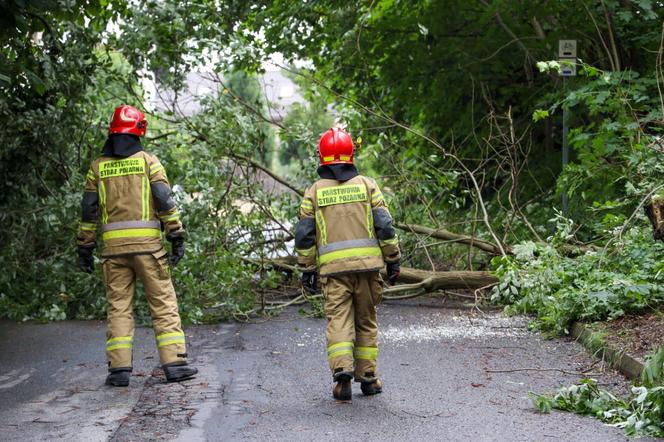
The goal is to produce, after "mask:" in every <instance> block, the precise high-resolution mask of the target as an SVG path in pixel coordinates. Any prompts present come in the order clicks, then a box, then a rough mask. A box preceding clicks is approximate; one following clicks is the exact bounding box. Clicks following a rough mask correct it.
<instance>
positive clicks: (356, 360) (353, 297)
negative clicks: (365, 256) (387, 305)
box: [321, 271, 383, 381]
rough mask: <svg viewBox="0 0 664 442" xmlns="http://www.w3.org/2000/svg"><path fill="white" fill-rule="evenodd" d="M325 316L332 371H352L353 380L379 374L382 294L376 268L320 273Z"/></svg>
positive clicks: (374, 376) (328, 352)
mask: <svg viewBox="0 0 664 442" xmlns="http://www.w3.org/2000/svg"><path fill="white" fill-rule="evenodd" d="M321 284H322V286H323V294H324V296H325V315H326V317H327V358H328V361H329V363H330V369H331V370H332V374H333V375H334V374H335V373H339V372H340V371H341V372H345V373H348V374H352V373H354V376H355V380H356V381H372V380H373V379H375V378H376V377H377V376H378V370H377V366H376V360H377V359H378V322H377V320H376V306H377V305H378V304H379V303H380V301H381V299H382V297H383V285H382V280H381V277H380V274H379V273H378V272H377V271H373V272H362V273H351V274H345V275H340V276H329V277H322V278H321Z"/></svg>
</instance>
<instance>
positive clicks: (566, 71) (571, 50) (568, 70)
mask: <svg viewBox="0 0 664 442" xmlns="http://www.w3.org/2000/svg"><path fill="white" fill-rule="evenodd" d="M558 63H560V75H561V76H563V77H576V40H558Z"/></svg>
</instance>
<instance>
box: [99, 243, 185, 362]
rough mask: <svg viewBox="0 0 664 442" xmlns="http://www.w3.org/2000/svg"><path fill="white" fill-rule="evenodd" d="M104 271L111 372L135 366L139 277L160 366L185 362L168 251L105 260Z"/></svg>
mask: <svg viewBox="0 0 664 442" xmlns="http://www.w3.org/2000/svg"><path fill="white" fill-rule="evenodd" d="M102 270H103V274H104V282H105V284H106V297H107V300H108V330H107V332H106V339H107V340H106V356H107V358H108V363H109V368H119V367H131V366H132V347H133V339H134V314H133V307H132V302H133V299H134V291H135V287H136V278H137V277H138V278H140V280H141V281H142V282H143V286H144V287H145V294H146V297H147V301H148V305H149V306H150V313H151V315H152V325H153V328H154V333H155V337H156V341H157V342H156V343H157V348H158V350H159V358H160V360H161V363H162V364H169V363H172V362H180V361H184V360H185V358H186V349H185V338H184V333H183V331H182V325H181V323H180V315H179V313H178V304H177V298H176V296H175V289H174V288H173V283H172V282H171V275H170V268H169V265H168V261H167V254H166V251H165V250H163V249H162V250H160V251H159V252H156V253H152V254H147V255H134V256H122V257H115V258H104V259H102Z"/></svg>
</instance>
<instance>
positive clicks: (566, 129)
mask: <svg viewBox="0 0 664 442" xmlns="http://www.w3.org/2000/svg"><path fill="white" fill-rule="evenodd" d="M563 91H564V92H567V79H566V78H565V77H563ZM568 113H569V111H568V110H567V106H565V105H563V169H562V171H563V172H564V171H565V168H566V167H567V164H568V163H569V145H568V144H567V135H568V133H569V127H567V118H568ZM563 215H565V216H569V198H568V196H567V186H565V187H564V188H563Z"/></svg>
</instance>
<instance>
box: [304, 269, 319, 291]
mask: <svg viewBox="0 0 664 442" xmlns="http://www.w3.org/2000/svg"><path fill="white" fill-rule="evenodd" d="M302 288H304V291H305V292H307V293H308V294H310V295H314V294H316V292H317V291H318V273H316V272H303V273H302Z"/></svg>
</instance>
